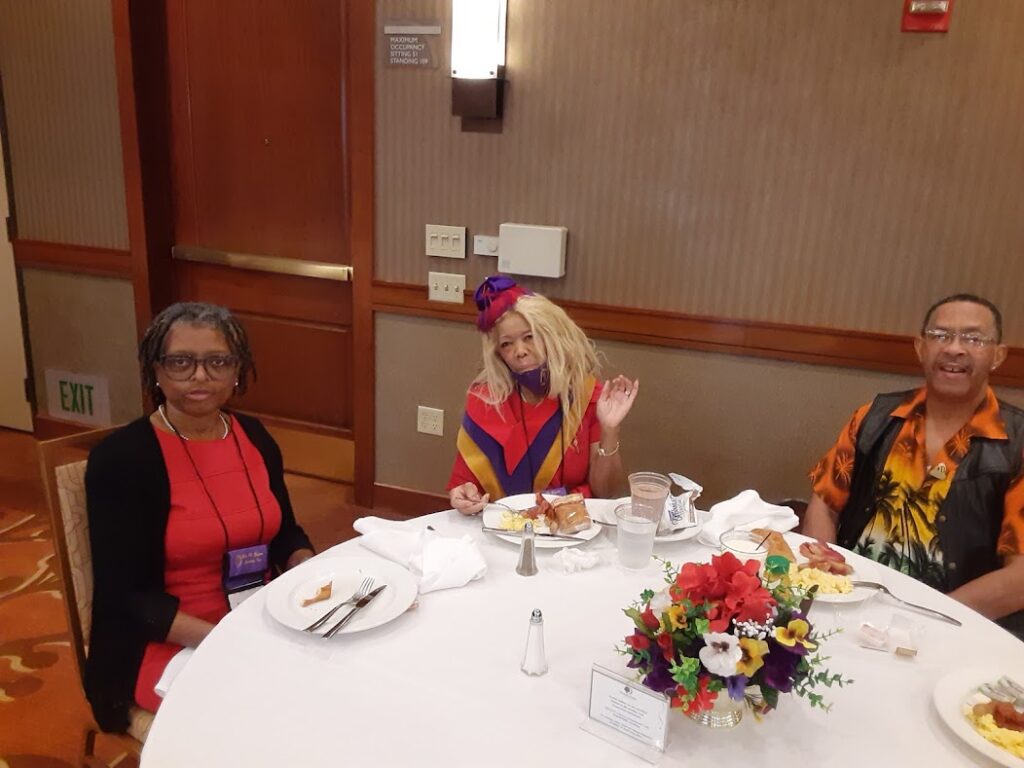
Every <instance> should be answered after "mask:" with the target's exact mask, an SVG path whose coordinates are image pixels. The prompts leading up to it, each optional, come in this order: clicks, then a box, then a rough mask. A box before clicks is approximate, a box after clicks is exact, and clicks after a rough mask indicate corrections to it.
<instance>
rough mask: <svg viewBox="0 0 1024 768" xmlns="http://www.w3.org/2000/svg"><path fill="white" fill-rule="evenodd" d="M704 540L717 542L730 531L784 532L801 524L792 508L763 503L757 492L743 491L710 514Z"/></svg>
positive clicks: (702, 533)
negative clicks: (767, 530) (763, 530)
mask: <svg viewBox="0 0 1024 768" xmlns="http://www.w3.org/2000/svg"><path fill="white" fill-rule="evenodd" d="M708 518H709V519H708V520H707V522H705V523H704V528H703V530H702V531H701V537H702V538H704V539H707V540H709V541H714V542H715V543H716V544H717V543H718V539H719V537H720V536H721V535H722V534H723V533H725V532H726V531H728V530H729V529H730V528H739V529H741V530H745V531H749V530H750V529H751V528H768V529H770V530H773V531H779V532H780V533H785V532H786V531H791V530H793V529H794V528H796V526H797V524H798V523H799V522H800V520H799V518H798V517H797V516H796V513H795V512H794V511H793V510H792V509H790V508H789V507H780V506H777V505H775V504H769V503H768V502H766V501H763V500H762V499H761V497H760V496H759V495H758V493H757V491H753V490H746V491H742V492H741V493H739V494H738V495H736V496H733V497H732V498H731V499H726V500H725V501H720V502H718V503H717V504H715V505H714V506H713V507H711V509H710V510H709V511H708Z"/></svg>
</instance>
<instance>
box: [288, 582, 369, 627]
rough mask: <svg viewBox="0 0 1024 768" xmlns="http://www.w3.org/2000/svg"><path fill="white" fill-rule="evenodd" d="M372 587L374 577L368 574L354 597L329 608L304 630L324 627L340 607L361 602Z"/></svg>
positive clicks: (354, 593) (353, 594)
mask: <svg viewBox="0 0 1024 768" xmlns="http://www.w3.org/2000/svg"><path fill="white" fill-rule="evenodd" d="M371 589H373V577H372V576H367V577H366V578H365V579H363V581H362V582H361V583H360V585H359V588H358V589H357V590H356V591H355V592H353V593H352V597H350V598H349V599H348V600H345V601H344V602H342V603H338V604H337V605H336V606H334V607H333V608H331V610H329V611H328V612H327V613H325V614H324V615H323V616H321V617H320V618H319V619H317V620H316V621H314V622H313V623H312V624H310V625H309V626H308V627H306V628H305V629H304V630H302V631H303V632H315V631H316V630H318V629H320V627H322V626H323V625H324V624H326V623H327V622H328V621H329V620H330V618H331V616H333V615H334V614H336V613H337V612H338V609H339V608H344V607H345V606H346V605H352V603H356V602H359V601H360V600H362V599H363V598H364V597H366V596H367V595H368V594H369V593H370V590H371Z"/></svg>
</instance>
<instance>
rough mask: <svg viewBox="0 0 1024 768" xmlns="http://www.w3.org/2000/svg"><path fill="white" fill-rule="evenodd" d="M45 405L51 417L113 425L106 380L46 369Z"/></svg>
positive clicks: (103, 425) (102, 425)
mask: <svg viewBox="0 0 1024 768" xmlns="http://www.w3.org/2000/svg"><path fill="white" fill-rule="evenodd" d="M46 402H47V409H48V411H49V414H50V416H53V417H54V418H58V419H64V420H65V421H77V422H81V423H82V424H94V425H96V426H101V427H106V426H109V425H110V395H109V389H108V387H107V380H106V378H104V377H102V376H90V375H88V374H82V373H72V372H71V371H58V370H54V369H52V368H47V369H46Z"/></svg>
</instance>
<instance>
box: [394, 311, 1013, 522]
mask: <svg viewBox="0 0 1024 768" xmlns="http://www.w3.org/2000/svg"><path fill="white" fill-rule="evenodd" d="M376 333H377V337H376V343H377V482H378V483H385V484H388V485H397V486H402V487H406V488H413V489H415V490H420V491H430V492H441V491H442V490H443V488H444V486H445V484H446V483H447V481H448V476H449V473H450V471H451V465H452V461H453V459H454V457H455V436H456V434H457V433H458V425H459V423H460V421H461V419H462V408H463V403H464V395H465V391H466V387H467V386H468V384H469V382H470V380H471V379H472V377H473V375H474V374H475V372H476V370H477V367H478V365H479V355H480V341H479V336H478V335H477V332H476V331H475V329H474V328H473V327H472V326H470V325H467V324H458V323H447V322H444V321H439V320H430V319H423V318H413V317H405V316H397V315H382V314H379V315H377V322H376ZM598 346H599V348H600V349H601V351H602V352H603V353H604V354H605V356H606V359H607V368H606V372H607V373H608V374H611V375H614V374H616V373H620V372H621V373H625V374H627V375H629V376H634V377H639V378H640V381H641V390H640V395H639V397H638V399H637V402H636V405H635V406H634V410H633V412H632V413H631V414H630V416H629V419H628V421H627V422H626V424H625V426H624V429H623V444H622V450H623V452H624V456H625V458H626V462H627V465H628V467H629V468H631V469H633V470H637V469H653V470H658V471H662V472H664V471H675V472H680V473H682V474H684V475H686V476H688V477H690V478H692V479H694V480H696V481H697V482H699V483H701V484H702V485H703V486H704V488H705V503H713V502H715V501H720V500H721V499H723V498H728V497H730V496H732V495H734V494H736V493H738V492H739V491H742V490H743V489H745V488H755V489H757V490H758V491H759V492H760V493H761V495H762V496H763V497H765V498H769V499H782V498H785V497H789V496H797V497H806V496H807V495H808V493H809V486H808V482H807V479H806V475H807V472H808V471H809V470H810V468H811V467H812V466H813V464H814V463H815V462H816V461H817V460H818V458H819V457H820V456H821V454H823V453H824V452H825V451H826V450H827V449H828V448H829V446H830V445H831V444H832V442H833V441H834V440H835V438H836V436H837V435H838V434H839V430H840V429H841V427H842V426H843V424H844V423H845V422H846V420H847V419H849V417H850V416H851V415H852V413H853V411H854V410H855V409H856V408H857V407H858V406H859V405H861V404H863V403H865V402H867V401H868V400H870V399H871V398H872V397H873V396H874V395H875V394H876V393H878V392H885V391H893V390H898V389H904V388H909V387H914V386H917V385H918V383H919V380H918V379H915V378H912V377H906V376H893V375H888V374H882V373H873V372H868V371H857V370H850V369H845V368H828V367H824V366H809V365H801V364H796V363H785V362H776V361H773V360H760V359H757V358H749V357H733V356H727V355H717V354H708V353H702V352H691V351H686V350H677V349H670V348H665V347H649V346H642V345H634V344H623V343H619V342H610V341H601V342H599V345H598ZM1000 394H1001V395H1005V396H1009V398H1010V401H1011V402H1013V403H1015V404H1016V405H1019V406H1021V407H1024V392H1021V391H1020V390H1011V391H1007V392H1000ZM418 404H419V405H429V406H432V407H435V408H443V409H444V411H445V434H444V437H432V436H429V435H421V434H418V433H417V432H416V406H417V405H418Z"/></svg>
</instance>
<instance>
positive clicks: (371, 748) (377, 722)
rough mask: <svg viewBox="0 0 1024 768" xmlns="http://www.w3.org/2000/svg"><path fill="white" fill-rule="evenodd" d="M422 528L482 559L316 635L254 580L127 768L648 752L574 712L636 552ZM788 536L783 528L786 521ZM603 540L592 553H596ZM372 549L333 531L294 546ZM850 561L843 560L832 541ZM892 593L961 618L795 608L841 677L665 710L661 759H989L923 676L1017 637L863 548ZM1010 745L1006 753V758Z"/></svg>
mask: <svg viewBox="0 0 1024 768" xmlns="http://www.w3.org/2000/svg"><path fill="white" fill-rule="evenodd" d="M403 525H404V526H406V527H407V528H408V529H409V530H418V529H421V528H425V527H426V526H430V527H432V528H433V529H434V530H435V531H436V532H437V533H436V535H438V536H445V537H461V536H464V535H468V536H470V537H472V539H473V540H474V541H475V542H476V543H477V544H478V545H479V549H480V552H481V553H482V554H483V556H484V559H485V560H486V562H487V570H486V574H485V575H484V576H483V578H480V579H478V580H475V581H472V582H470V583H469V584H467V585H465V586H463V587H459V588H452V589H444V590H440V591H433V592H429V593H427V594H422V595H420V596H419V597H418V598H417V600H416V602H415V603H414V604H413V606H412V607H411V608H410V609H409V610H407V611H405V612H404V613H402V614H401V615H399V616H398V617H397V618H395V619H393V620H392V621H389V622H387V623H386V624H383V625H381V626H378V627H375V628H373V629H368V630H366V631H363V632H355V633H352V634H340V635H337V636H335V637H333V638H331V639H324V638H322V637H320V636H316V635H311V634H307V633H304V632H301V631H297V630H296V629H292V628H290V627H286V626H284V625H282V624H280V623H279V622H278V621H277V620H275V618H273V617H272V616H271V615H270V612H269V611H268V609H267V593H268V592H269V591H270V590H271V589H272V588H273V583H271V585H269V586H267V587H265V588H263V589H262V590H261V591H260V592H258V593H256V594H255V595H254V596H253V597H251V598H250V599H248V600H247V601H246V602H245V603H243V604H242V605H241V606H240V607H239V608H237V609H236V610H234V611H233V612H232V613H230V614H229V615H228V616H227V617H225V618H224V619H223V620H222V621H221V622H220V623H219V624H218V625H217V626H216V628H215V629H214V630H213V632H212V633H211V634H210V635H209V636H208V637H207V638H206V639H205V640H204V641H203V642H202V644H201V645H200V646H199V648H198V649H197V650H196V652H195V654H194V655H193V656H192V658H191V659H190V660H189V662H188V664H187V665H186V666H185V668H184V669H183V671H182V672H181V673H180V674H179V676H178V677H177V678H176V679H175V680H174V682H173V685H172V687H171V689H170V691H169V692H168V694H167V697H166V698H165V699H164V701H163V703H162V705H161V707H160V709H159V712H158V713H157V716H156V719H155V722H154V723H153V726H152V729H151V731H150V733H149V736H148V738H147V740H146V743H145V747H144V749H143V753H142V767H143V768H181V767H182V766H190V767H193V766H207V765H209V766H214V765H237V766H244V767H245V768H257V767H258V766H275V767H277V766H302V767H303V768H314V767H316V766H445V767H450V766H506V765H507V766H573V765H582V766H587V768H598V766H631V765H635V766H642V765H647V764H648V763H647V762H645V761H644V760H643V759H641V758H640V757H637V756H635V755H634V754H631V753H629V752H627V751H624V750H623V749H621V748H619V747H617V746H615V745H613V744H612V743H609V742H608V741H605V740H603V739H602V738H599V737H597V736H595V735H593V734H592V733H591V732H588V731H586V730H583V729H582V728H581V727H580V726H581V724H582V723H583V722H584V721H585V720H586V719H587V712H588V703H589V693H590V680H591V670H592V666H593V665H594V664H595V663H596V664H600V665H602V666H604V667H607V668H610V669H612V670H614V671H617V672H619V673H620V674H623V675H628V674H629V670H626V668H625V658H624V657H623V656H622V655H620V654H619V653H617V652H616V647H618V646H621V645H622V641H623V639H624V637H625V636H626V635H628V634H630V633H631V631H632V629H631V627H632V624H631V621H630V620H629V619H628V618H627V617H626V616H625V615H624V614H623V609H624V608H626V607H628V606H629V604H630V603H631V602H632V601H634V600H636V599H637V598H638V597H639V594H640V592H641V591H642V590H643V589H645V588H652V589H659V588H661V587H662V586H664V576H663V572H662V566H661V564H660V563H659V562H658V561H657V560H654V559H652V561H651V565H650V566H649V567H648V568H646V569H644V570H641V571H627V570H625V569H623V568H621V567H620V566H619V565H618V564H617V562H616V559H615V554H614V547H615V534H614V530H613V529H606V530H604V531H602V532H601V534H600V535H599V536H597V537H596V538H594V539H593V540H592V541H589V542H586V543H585V544H582V545H580V546H581V547H582V550H583V551H586V552H596V553H599V560H600V562H599V564H598V565H596V566H595V567H592V568H589V569H586V570H580V571H576V572H573V573H567V572H566V569H565V568H563V567H562V565H561V563H560V561H559V560H556V559H555V556H556V552H555V550H550V549H538V550H537V565H538V569H539V572H538V573H537V574H536V575H534V576H528V577H527V576H520V575H518V574H517V573H516V564H517V560H518V557H519V547H518V546H517V545H515V544H513V543H509V542H507V541H504V540H500V539H498V538H496V537H495V536H493V535H492V534H489V533H485V532H484V531H482V530H481V522H480V519H479V517H464V516H462V515H460V514H458V513H456V512H455V511H447V512H438V513H435V514H431V515H426V516H423V517H419V518H415V519H413V520H410V521H408V522H406V523H404V524H403ZM787 539H791V540H792V541H791V543H793V544H795V543H796V542H797V541H798V540H799V537H798V536H797V535H796V534H787ZM602 552H603V553H604V554H600V553H602ZM714 553H715V550H714V549H712V548H711V547H708V546H705V545H704V544H701V543H700V542H699V541H697V540H696V539H694V540H688V541H682V542H671V543H658V544H656V545H655V555H656V556H658V557H660V558H663V559H666V560H669V561H671V562H672V563H675V564H677V565H678V564H681V563H683V562H687V561H707V560H708V559H709V558H710V556H711V555H712V554H714ZM339 555H341V556H351V557H353V558H355V557H361V558H365V557H377V556H376V555H372V554H371V553H370V552H369V551H368V550H367V549H366V548H365V547H363V546H361V545H360V538H359V537H357V538H355V539H353V540H350V541H346V542H344V543H342V544H339V545H338V546H336V547H333V548H332V549H330V550H327V551H326V552H324V553H322V554H321V555H319V556H318V557H317V558H314V559H313V560H310V561H307V562H306V563H304V564H303V565H301V566H299V568H313V567H315V564H316V562H317V560H318V559H320V558H326V557H337V556H339ZM847 557H848V559H849V560H850V562H851V563H852V564H853V565H854V566H855V568H859V567H860V566H861V565H864V561H863V560H862V558H860V557H858V556H856V555H853V554H848V555H847ZM865 567H867V568H869V569H870V568H873V569H874V571H875V575H876V576H877V577H878V578H879V580H880V581H881V582H882V583H884V584H885V585H886V586H887V587H888V588H889V589H890V590H891V591H892V592H893V594H895V595H897V596H898V597H901V598H903V599H905V600H909V601H911V602H915V603H919V604H922V605H925V606H928V607H931V608H934V609H937V610H939V611H942V612H944V613H946V614H949V615H950V616H952V617H954V618H956V619H958V620H960V621H961V622H963V625H962V626H960V627H958V626H954V625H953V624H950V623H946V622H943V621H939V620H935V619H932V618H930V617H928V616H926V615H924V614H921V613H918V612H916V611H913V610H911V609H906V608H903V607H901V606H900V605H899V604H898V603H896V602H894V601H892V600H891V598H889V597H885V596H882V595H877V596H874V597H871V598H869V599H868V600H866V601H864V602H858V603H847V604H825V603H821V602H818V603H816V604H815V605H814V607H813V608H812V609H811V614H810V619H811V621H812V623H814V624H816V625H817V626H818V628H819V629H821V628H836V629H841V630H842V631H840V632H838V633H837V634H835V635H833V636H832V637H831V638H829V639H828V640H826V641H825V642H824V643H823V644H822V648H821V651H822V653H823V655H826V656H829V657H830V658H829V660H828V662H827V666H828V667H829V668H830V669H831V670H832V671H834V672H839V673H842V675H843V676H844V677H846V678H852V680H853V682H852V683H851V684H849V685H847V686H844V687H841V688H838V687H836V688H825V689H823V692H824V693H825V695H826V700H827V701H828V702H830V703H831V705H832V706H831V709H830V711H827V712H826V711H822V710H821V709H817V708H812V707H811V706H810V705H809V703H808V702H807V701H806V700H804V699H801V698H798V697H796V696H795V695H783V696H781V697H780V701H779V707H778V709H777V710H776V711H773V712H771V713H769V714H768V715H767V716H766V717H764V718H762V719H761V720H760V721H758V720H757V719H756V718H754V717H753V716H752V715H750V714H749V713H748V714H747V716H746V717H744V718H743V720H742V721H741V722H740V723H739V725H737V726H736V727H734V728H730V729H722V730H713V729H710V728H707V727H704V726H701V725H698V724H697V723H695V722H693V721H691V720H690V719H689V718H688V717H686V716H685V715H683V714H682V713H680V712H678V711H676V710H673V711H672V712H671V713H670V720H669V721H670V725H669V730H668V741H667V745H666V748H665V751H664V753H663V754H661V755H660V756H659V757H658V759H657V764H658V765H665V766H675V765H678V766H687V768H696V767H697V766H716V768H717V767H720V766H725V765H737V766H738V765H750V766H769V767H773V766H815V767H817V766H857V768H871V767H873V766H929V767H930V768H939V767H940V766H957V765H993V764H996V763H992V762H990V761H989V759H988V758H987V757H985V756H984V755H982V754H981V753H980V752H979V751H977V750H975V749H974V748H972V747H971V746H969V745H968V744H967V743H966V742H965V741H964V740H962V739H961V738H960V737H958V736H957V735H955V734H954V733H953V732H952V731H951V730H950V729H949V727H947V725H946V723H945V722H944V721H943V718H942V716H941V714H940V712H939V711H938V710H937V706H936V704H935V703H934V702H933V691H934V689H935V687H936V684H937V682H938V681H940V680H941V679H942V678H943V677H944V676H946V675H947V674H949V673H950V672H953V671H956V670H962V669H969V668H971V667H975V666H977V667H979V668H981V667H985V668H998V669H1000V670H1004V671H1005V672H1006V673H1010V672H1012V671H1014V670H1017V671H1018V674H1019V672H1020V671H1021V670H1024V643H1021V642H1020V641H1019V640H1017V639H1016V638H1015V637H1013V636H1012V635H1010V634H1009V633H1008V632H1006V631H1004V630H1003V629H1002V628H1000V627H999V626H997V625H996V624H994V623H993V622H991V621H989V620H987V619H985V618H984V617H982V616H981V615H979V614H977V613H975V612H974V611H972V610H971V609H969V608H967V607H965V606H963V605H961V604H959V603H957V602H955V601H954V600H952V599H950V598H948V597H946V596H945V595H943V594H941V593H939V592H936V591H934V590H932V589H930V588H928V587H926V586H924V585H923V584H920V583H919V582H917V581H915V580H913V579H910V578H908V577H906V576H904V575H902V574H900V573H897V572H896V571H894V570H890V569H888V568H884V567H883V566H880V565H878V564H875V563H871V564H868V565H866V566H865ZM535 608H539V609H541V611H542V612H543V617H544V644H545V651H546V657H547V662H548V671H547V673H546V674H544V675H541V676H528V675H526V674H524V673H523V672H522V671H521V669H520V665H521V662H522V659H523V652H524V647H525V643H526V639H527V632H528V628H529V622H530V617H531V612H532V611H533V610H534V609H535ZM893 620H895V621H897V622H902V623H903V624H904V625H906V626H909V627H910V628H911V629H912V638H913V640H914V642H915V643H916V645H917V650H918V652H917V655H916V656H910V657H906V656H897V655H896V654H893V653H889V652H886V651H879V650H875V649H871V648H866V647H862V646H861V645H860V644H859V643H858V642H857V636H858V628H859V627H860V624H861V623H862V622H863V621H871V622H872V623H876V624H885V623H887V622H890V621H893ZM1022 762H1024V761H1022Z"/></svg>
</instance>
